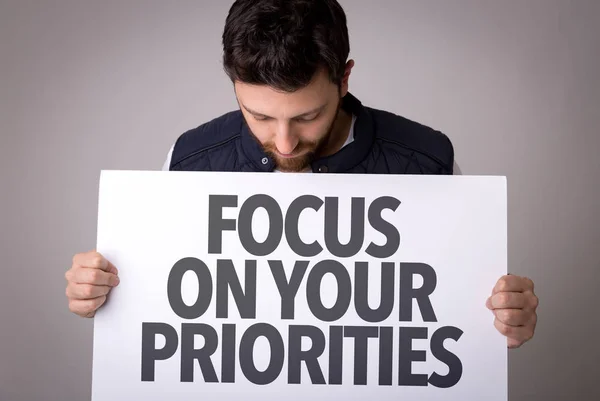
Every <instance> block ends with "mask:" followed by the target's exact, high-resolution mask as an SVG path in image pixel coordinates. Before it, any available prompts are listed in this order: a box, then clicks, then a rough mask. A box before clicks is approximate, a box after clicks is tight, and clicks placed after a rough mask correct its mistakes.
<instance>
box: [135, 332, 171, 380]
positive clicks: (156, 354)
mask: <svg viewBox="0 0 600 401" xmlns="http://www.w3.org/2000/svg"><path fill="white" fill-rule="evenodd" d="M157 334H162V335H163V336H165V346H164V347H163V348H161V349H156V341H155V340H156V335H157ZM178 344H179V339H178V337H177V332H176V331H175V329H174V328H173V326H170V325H168V324H166V323H142V381H144V382H152V381H154V362H155V361H164V360H166V359H169V358H170V357H172V356H173V355H175V351H177V346H178Z"/></svg>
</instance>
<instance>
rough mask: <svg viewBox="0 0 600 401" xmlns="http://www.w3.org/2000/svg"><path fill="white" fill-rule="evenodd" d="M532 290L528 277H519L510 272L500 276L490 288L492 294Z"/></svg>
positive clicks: (531, 282) (531, 283)
mask: <svg viewBox="0 0 600 401" xmlns="http://www.w3.org/2000/svg"><path fill="white" fill-rule="evenodd" d="M525 291H532V292H533V281H531V280H530V279H528V278H527V277H519V276H514V275H512V274H508V275H506V276H502V277H501V278H500V279H499V280H498V282H497V283H496V285H495V286H494V289H493V290H492V295H493V294H496V293H498V292H525Z"/></svg>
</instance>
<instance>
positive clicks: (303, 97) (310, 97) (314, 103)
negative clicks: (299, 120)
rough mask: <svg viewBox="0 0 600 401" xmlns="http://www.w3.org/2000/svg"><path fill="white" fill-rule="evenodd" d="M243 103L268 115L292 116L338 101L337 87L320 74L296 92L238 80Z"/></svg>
mask: <svg viewBox="0 0 600 401" xmlns="http://www.w3.org/2000/svg"><path fill="white" fill-rule="evenodd" d="M235 92H236V96H237V98H238V102H239V103H240V106H241V107H242V108H244V106H245V107H246V108H248V109H251V110H252V111H255V112H257V113H260V114H264V115H266V116H272V117H276V118H290V117H293V116H296V115H299V114H302V113H306V112H307V111H310V110H313V109H315V108H317V107H320V106H323V105H325V104H328V103H330V102H332V101H335V100H336V95H337V86H336V85H335V84H333V83H332V82H331V81H330V80H329V79H328V77H327V76H326V75H325V76H322V75H321V74H318V75H317V76H315V78H314V79H313V81H312V82H311V83H310V84H309V85H307V86H306V87H303V88H300V89H298V90H297V91H295V92H282V91H279V90H276V89H274V88H272V87H269V86H267V85H250V84H246V83H243V82H235Z"/></svg>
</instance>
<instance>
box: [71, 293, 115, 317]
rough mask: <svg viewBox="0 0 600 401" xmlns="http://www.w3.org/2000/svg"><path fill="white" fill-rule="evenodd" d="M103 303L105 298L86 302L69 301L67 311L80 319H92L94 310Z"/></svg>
mask: <svg viewBox="0 0 600 401" xmlns="http://www.w3.org/2000/svg"><path fill="white" fill-rule="evenodd" d="M104 302H106V296H102V297H98V298H94V299H86V300H71V301H69V310H70V311H71V312H73V313H75V314H77V315H79V316H82V317H93V316H94V314H95V313H96V310H98V308H99V307H101V306H102V305H103V304H104Z"/></svg>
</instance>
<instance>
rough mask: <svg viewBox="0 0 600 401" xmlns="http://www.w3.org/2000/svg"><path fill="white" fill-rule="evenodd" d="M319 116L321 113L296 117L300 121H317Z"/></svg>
mask: <svg viewBox="0 0 600 401" xmlns="http://www.w3.org/2000/svg"><path fill="white" fill-rule="evenodd" d="M318 117H319V115H318V114H317V115H315V116H312V117H302V118H296V121H298V122H299V123H309V122H311V121H315V120H316V119H317V118H318Z"/></svg>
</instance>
